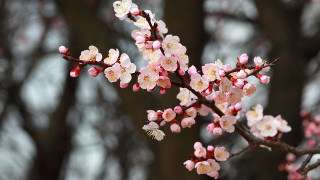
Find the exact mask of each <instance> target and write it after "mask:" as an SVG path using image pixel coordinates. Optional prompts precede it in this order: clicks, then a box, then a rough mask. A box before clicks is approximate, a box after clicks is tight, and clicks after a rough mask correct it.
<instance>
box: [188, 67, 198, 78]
mask: <svg viewBox="0 0 320 180" xmlns="http://www.w3.org/2000/svg"><path fill="white" fill-rule="evenodd" d="M195 73H197V68H196V67H195V66H194V65H192V66H191V67H189V69H188V74H189V75H190V76H191V75H192V74H195Z"/></svg>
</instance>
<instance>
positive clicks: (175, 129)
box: [170, 123, 181, 133]
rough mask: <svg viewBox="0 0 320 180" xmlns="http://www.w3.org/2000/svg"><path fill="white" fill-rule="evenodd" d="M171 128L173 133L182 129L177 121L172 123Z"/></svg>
mask: <svg viewBox="0 0 320 180" xmlns="http://www.w3.org/2000/svg"><path fill="white" fill-rule="evenodd" d="M170 130H171V131H172V132H173V133H179V132H180V131H181V128H180V126H179V125H178V124H177V123H172V124H171V126H170Z"/></svg>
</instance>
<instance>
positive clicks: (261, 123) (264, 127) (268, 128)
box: [246, 104, 291, 138]
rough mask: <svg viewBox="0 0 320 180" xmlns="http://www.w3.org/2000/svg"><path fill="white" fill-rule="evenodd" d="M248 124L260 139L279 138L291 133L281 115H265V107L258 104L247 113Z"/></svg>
mask: <svg viewBox="0 0 320 180" xmlns="http://www.w3.org/2000/svg"><path fill="white" fill-rule="evenodd" d="M246 117H247V124H248V126H249V127H250V130H251V132H252V133H253V134H254V135H255V136H257V137H260V138H270V137H279V136H280V135H281V134H282V133H287V132H289V131H291V127H290V126H288V122H287V121H286V120H284V119H282V118H281V116H280V115H278V116H277V117H273V116H270V115H265V116H264V115H263V107H262V106H261V105H260V104H258V105H256V106H255V107H253V108H252V110H251V111H248V112H247V113H246Z"/></svg>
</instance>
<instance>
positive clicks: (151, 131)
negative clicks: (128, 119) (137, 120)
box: [142, 121, 165, 141]
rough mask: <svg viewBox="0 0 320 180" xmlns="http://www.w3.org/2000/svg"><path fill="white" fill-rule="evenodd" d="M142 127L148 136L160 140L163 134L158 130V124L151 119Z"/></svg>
mask: <svg viewBox="0 0 320 180" xmlns="http://www.w3.org/2000/svg"><path fill="white" fill-rule="evenodd" d="M142 129H143V130H145V131H146V132H147V134H148V135H149V136H150V137H152V138H153V139H156V140H158V141H161V140H162V139H163V138H164V136H165V134H164V132H163V131H161V130H159V125H158V124H157V123H155V122H153V121H151V122H150V123H149V124H147V125H144V126H143V127H142Z"/></svg>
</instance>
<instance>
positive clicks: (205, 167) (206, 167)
mask: <svg viewBox="0 0 320 180" xmlns="http://www.w3.org/2000/svg"><path fill="white" fill-rule="evenodd" d="M195 168H197V173H198V174H207V173H208V172H209V171H210V170H211V167H210V163H209V162H207V161H201V162H197V163H196V165H195Z"/></svg>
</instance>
